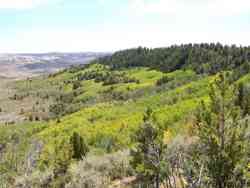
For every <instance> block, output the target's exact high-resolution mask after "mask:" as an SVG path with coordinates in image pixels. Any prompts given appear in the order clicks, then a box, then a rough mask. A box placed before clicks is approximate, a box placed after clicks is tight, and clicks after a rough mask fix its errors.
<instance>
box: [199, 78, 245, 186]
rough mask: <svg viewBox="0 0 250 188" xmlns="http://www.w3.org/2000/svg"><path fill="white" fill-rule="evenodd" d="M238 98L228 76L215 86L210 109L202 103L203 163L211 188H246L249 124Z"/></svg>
mask: <svg viewBox="0 0 250 188" xmlns="http://www.w3.org/2000/svg"><path fill="white" fill-rule="evenodd" d="M234 95H235V93H234V89H233V87H232V86H231V85H230V83H229V81H228V75H227V74H226V73H222V74H219V75H218V77H217V78H216V79H215V81H214V83H213V84H212V85H211V90H210V93H209V96H210V103H209V106H206V105H205V104H204V103H202V105H201V108H200V111H199V113H198V115H197V122H196V125H197V126H196V128H197V133H198V137H199V144H200V145H201V147H200V148H201V151H200V153H201V160H202V163H203V165H204V167H205V169H206V170H205V174H204V175H203V176H207V177H208V178H209V179H208V180H207V181H208V182H207V184H209V185H210V186H211V187H216V188H217V187H218V188H223V187H244V186H245V182H246V179H245V171H246V169H247V164H248V160H247V159H248V148H249V145H248V138H247V135H246V130H247V121H246V120H241V116H240V110H239V107H237V106H234V104H235V102H234V100H235V97H234ZM239 96H241V95H239ZM239 98H240V97H239ZM204 181H205V180H204Z"/></svg>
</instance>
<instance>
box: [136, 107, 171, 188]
mask: <svg viewBox="0 0 250 188" xmlns="http://www.w3.org/2000/svg"><path fill="white" fill-rule="evenodd" d="M143 121H144V123H143V124H142V125H141V127H140V128H139V129H138V131H137V132H136V133H135V136H134V140H135V142H136V143H137V144H136V146H135V148H134V149H133V150H131V157H132V160H131V165H132V167H133V168H134V169H135V171H136V172H137V174H138V177H139V178H140V179H141V180H142V181H143V182H144V183H146V184H147V185H151V186H152V185H153V187H155V188H159V187H160V183H161V181H163V179H164V177H163V174H164V169H166V168H165V167H166V164H165V162H166V161H164V151H165V150H166V146H165V145H164V143H163V134H164V132H163V129H161V128H160V127H159V126H157V125H156V124H155V123H154V122H153V121H152V110H151V109H148V110H147V111H146V113H145V115H144V118H143Z"/></svg>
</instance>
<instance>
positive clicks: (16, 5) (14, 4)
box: [0, 0, 59, 10]
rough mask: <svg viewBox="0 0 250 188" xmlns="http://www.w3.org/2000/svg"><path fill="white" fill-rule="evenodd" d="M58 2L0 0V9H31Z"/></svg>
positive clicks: (51, 0) (44, 0)
mask: <svg viewBox="0 0 250 188" xmlns="http://www.w3.org/2000/svg"><path fill="white" fill-rule="evenodd" d="M58 1H59V0H0V9H17V10H20V9H21V10H22V9H32V8H35V7H38V6H41V5H45V4H48V3H55V2H58Z"/></svg>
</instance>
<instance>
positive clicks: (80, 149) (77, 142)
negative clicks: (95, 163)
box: [70, 132, 89, 160]
mask: <svg viewBox="0 0 250 188" xmlns="http://www.w3.org/2000/svg"><path fill="white" fill-rule="evenodd" d="M70 142H71V144H72V148H73V156H72V157H73V159H77V160H81V159H83V158H84V157H86V155H87V153H88V152H89V147H88V145H87V144H86V142H85V140H84V139H83V138H82V137H81V136H80V135H79V134H78V133H76V132H74V133H73V135H72V137H71V138H70Z"/></svg>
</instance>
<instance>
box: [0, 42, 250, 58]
mask: <svg viewBox="0 0 250 188" xmlns="http://www.w3.org/2000/svg"><path fill="white" fill-rule="evenodd" d="M218 43H219V44H221V45H223V46H236V47H250V44H249V45H242V44H235V43H221V42H199V43H191V42H190V43H181V44H171V45H166V46H158V47H148V46H142V45H138V46H135V47H130V48H123V49H118V50H113V51H104V50H103V51H94V50H92V51H91V50H86V51H83V50H77V51H41V52H35V51H33V52H32V51H31V52H28V51H26V52H0V55H15V54H16V55H29V54H41V55H42V54H74V53H76V54H80V53H104V54H112V53H115V52H119V51H124V50H129V49H135V48H139V47H142V48H149V49H156V48H168V47H171V46H175V45H177V46H181V45H189V44H192V45H196V44H218Z"/></svg>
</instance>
